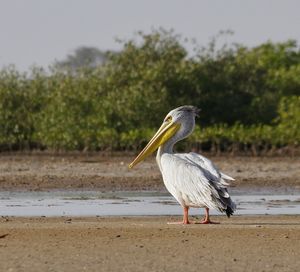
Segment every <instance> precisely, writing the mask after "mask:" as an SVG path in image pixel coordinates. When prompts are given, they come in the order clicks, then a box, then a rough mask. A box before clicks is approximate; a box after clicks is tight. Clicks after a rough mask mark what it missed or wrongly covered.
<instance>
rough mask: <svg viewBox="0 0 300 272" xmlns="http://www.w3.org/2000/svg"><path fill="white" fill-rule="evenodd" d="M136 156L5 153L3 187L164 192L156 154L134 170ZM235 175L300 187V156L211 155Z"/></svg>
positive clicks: (241, 183) (238, 179)
mask: <svg viewBox="0 0 300 272" xmlns="http://www.w3.org/2000/svg"><path fill="white" fill-rule="evenodd" d="M132 158H133V156H113V157H109V156H101V155H93V156H87V155H82V154H81V155H75V156H72V155H60V156H51V155H45V154H42V155H36V154H35V155H24V154H17V155H11V154H10V155H5V156H0V190H1V191H49V190H50V191H51V190H94V191H102V192H107V191H164V190H165V187H164V184H163V181H162V178H161V174H160V172H159V170H158V167H157V165H156V162H155V159H154V157H150V158H149V159H147V160H146V161H145V162H143V163H141V164H139V165H138V166H137V167H135V168H134V169H132V170H129V169H128V164H129V163H130V162H131V160H132ZM210 159H211V160H212V161H213V162H214V163H215V164H216V165H217V166H218V168H219V169H220V170H221V171H222V172H224V173H226V174H228V175H230V176H232V177H234V178H235V181H234V182H232V184H231V185H232V187H233V188H246V187H250V188H254V187H257V188H260V187H261V188H263V187H266V188H268V187H272V188H277V189H284V188H286V187H292V188H294V189H295V190H300V168H299V165H300V157H294V158H290V157H210Z"/></svg>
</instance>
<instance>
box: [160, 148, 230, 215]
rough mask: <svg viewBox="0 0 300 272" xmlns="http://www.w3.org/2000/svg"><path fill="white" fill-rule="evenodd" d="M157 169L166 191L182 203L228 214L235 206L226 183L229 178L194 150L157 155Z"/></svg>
mask: <svg viewBox="0 0 300 272" xmlns="http://www.w3.org/2000/svg"><path fill="white" fill-rule="evenodd" d="M161 172H162V175H163V180H164V183H165V185H166V188H167V189H168V191H169V192H170V193H171V194H172V195H173V196H174V197H175V198H176V200H177V201H178V202H179V203H180V204H181V205H182V206H188V207H208V208H213V209H217V210H219V211H221V212H226V213H227V215H230V214H232V213H233V211H234V210H235V204H234V203H233V201H232V200H231V198H230V196H229V194H228V191H227V186H228V185H229V184H228V183H227V181H228V180H233V178H231V177H229V176H227V175H225V174H223V173H222V172H220V171H219V170H218V168H217V167H216V166H215V165H214V164H213V163H212V162H211V161H210V160H209V159H207V158H205V157H204V156H201V155H199V154H196V153H182V154H178V153H175V154H170V153H164V154H162V156H161Z"/></svg>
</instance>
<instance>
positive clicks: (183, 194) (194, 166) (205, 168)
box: [129, 106, 235, 224]
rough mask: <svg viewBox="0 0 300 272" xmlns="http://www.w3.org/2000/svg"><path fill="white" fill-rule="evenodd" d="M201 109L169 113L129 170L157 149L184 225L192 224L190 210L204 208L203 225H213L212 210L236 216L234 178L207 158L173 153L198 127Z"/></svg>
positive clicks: (163, 173)
mask: <svg viewBox="0 0 300 272" xmlns="http://www.w3.org/2000/svg"><path fill="white" fill-rule="evenodd" d="M198 114H199V109H198V108H196V107H194V106H182V107H179V108H176V109H174V110H172V111H170V112H169V113H168V114H167V116H166V118H165V119H164V121H163V123H162V125H161V127H160V128H159V130H158V131H157V132H156V134H155V135H154V136H153V137H152V139H151V140H150V141H149V143H148V144H147V145H146V147H145V148H144V149H143V150H142V151H141V153H140V154H139V155H138V156H137V157H136V158H135V159H134V161H133V162H132V163H131V164H130V165H129V167H130V168H132V167H133V166H135V165H136V164H138V163H139V162H141V161H142V160H143V159H145V158H146V157H147V156H149V155H150V154H152V153H153V152H154V151H155V150H156V149H157V148H158V152H157V156H156V161H157V164H158V167H159V169H160V171H161V173H162V176H163V180H164V184H165V186H166V188H167V190H168V191H169V192H170V193H171V194H172V195H173V196H174V197H175V199H176V200H177V201H178V202H179V203H180V205H181V206H182V207H183V211H184V213H183V221H182V222H178V223H182V224H189V223H190V221H189V218H188V211H189V207H203V208H205V218H204V220H203V221H202V222H200V223H203V224H209V223H214V222H212V221H210V218H209V209H216V210H219V211H220V212H225V213H226V214H227V216H228V217H230V215H232V214H233V212H234V210H235V204H234V202H233V201H232V200H231V198H230V196H229V194H228V191H227V186H228V185H229V184H228V183H227V182H226V181H231V180H234V179H233V178H231V177H229V176H227V175H225V174H224V173H222V172H220V171H219V170H218V168H217V167H216V166H215V165H214V164H213V163H212V162H211V161H210V160H209V159H207V158H205V157H204V156H201V155H199V154H196V153H182V154H178V153H173V146H174V144H175V143H176V142H178V141H180V140H182V139H184V138H186V137H187V136H189V135H190V134H191V133H192V132H193V130H194V127H195V117H196V116H198Z"/></svg>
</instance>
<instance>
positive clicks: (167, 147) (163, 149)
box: [156, 141, 176, 172]
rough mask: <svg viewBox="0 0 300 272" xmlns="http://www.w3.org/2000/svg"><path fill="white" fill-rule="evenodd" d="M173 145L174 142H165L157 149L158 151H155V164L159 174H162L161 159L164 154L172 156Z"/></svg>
mask: <svg viewBox="0 0 300 272" xmlns="http://www.w3.org/2000/svg"><path fill="white" fill-rule="evenodd" d="M175 143H176V142H173V141H169V142H166V143H164V144H163V145H161V146H160V147H159V148H158V150H157V153H156V162H157V164H158V167H159V169H160V171H161V172H162V168H161V157H162V155H163V154H165V153H168V154H172V153H173V147H174V144H175Z"/></svg>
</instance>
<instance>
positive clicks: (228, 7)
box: [0, 0, 300, 71]
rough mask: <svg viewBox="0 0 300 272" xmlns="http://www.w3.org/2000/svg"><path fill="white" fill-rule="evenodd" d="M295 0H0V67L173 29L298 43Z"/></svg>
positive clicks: (299, 7)
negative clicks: (159, 28)
mask: <svg viewBox="0 0 300 272" xmlns="http://www.w3.org/2000/svg"><path fill="white" fill-rule="evenodd" d="M299 14H300V1H299V0H198V1H197V0H107V1H104V0H0V35H1V36H0V68H2V67H3V66H6V65H8V64H15V65H16V66H17V68H18V69H20V70H23V71H24V70H26V69H28V67H29V66H30V65H32V64H36V65H41V66H45V67H47V66H48V65H49V64H51V63H53V61H54V60H55V59H57V60H61V59H63V58H64V57H65V56H66V55H67V54H68V53H71V52H72V51H73V50H74V49H75V48H77V47H78V46H82V45H85V46H95V47H98V48H99V49H102V50H107V49H112V50H118V49H120V45H119V44H118V43H116V42H115V38H117V37H118V38H132V37H133V34H134V32H136V31H139V30H142V31H145V32H150V30H151V28H158V27H164V28H166V29H170V28H173V29H174V30H175V32H176V33H178V34H182V35H183V36H184V37H187V38H196V39H197V41H198V43H200V44H201V45H205V44H207V42H208V41H209V40H210V38H211V37H213V36H214V35H216V34H217V33H218V32H219V31H220V30H227V29H231V30H233V31H234V32H235V34H234V36H233V37H232V38H231V41H234V42H239V43H242V44H245V45H248V46H255V45H258V44H260V43H262V42H265V41H267V40H272V41H275V42H278V41H285V40H287V39H296V40H297V41H298V43H299V41H300V15H299Z"/></svg>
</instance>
